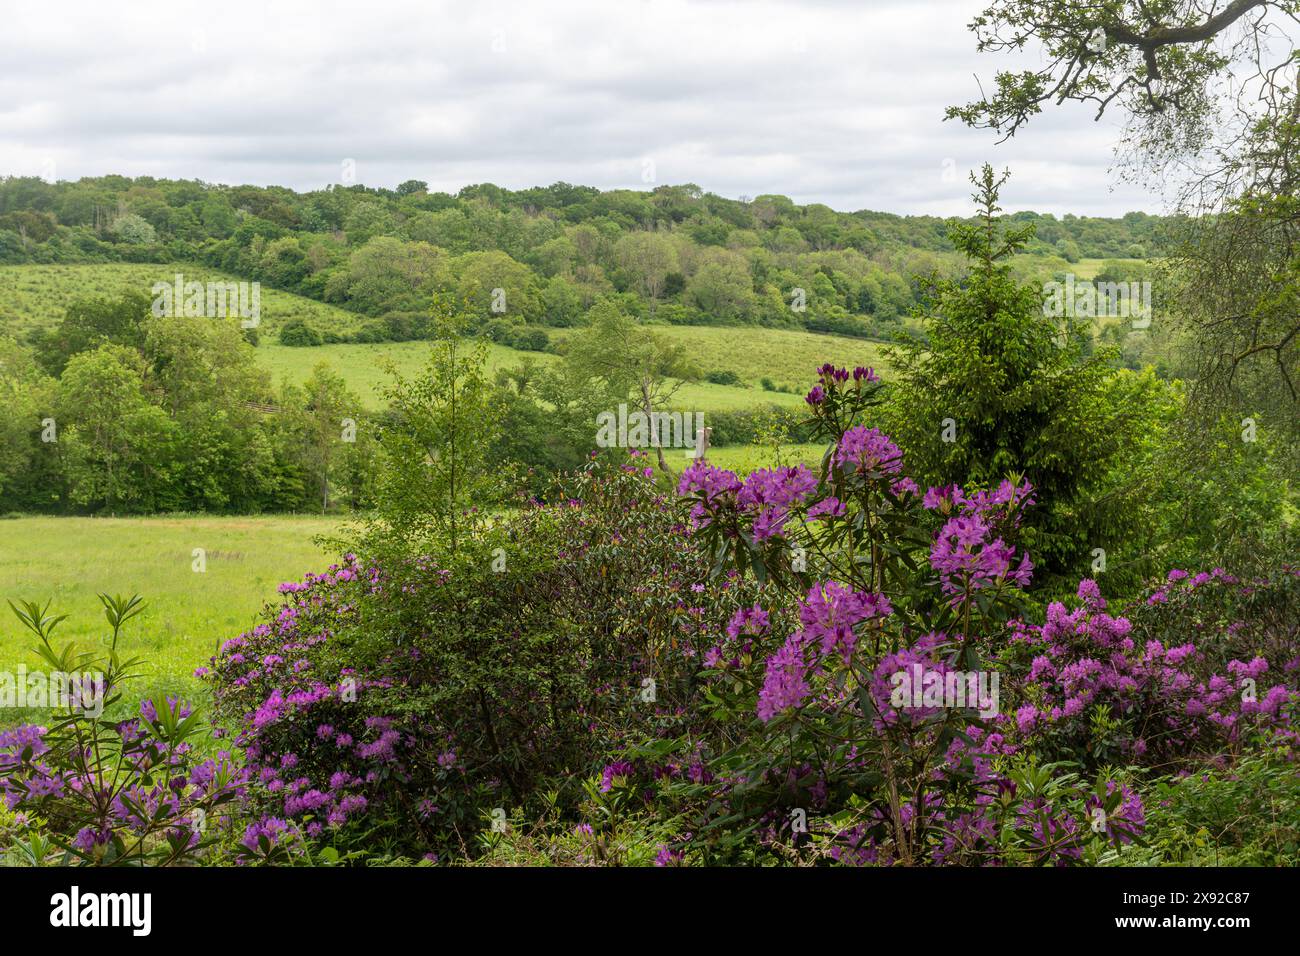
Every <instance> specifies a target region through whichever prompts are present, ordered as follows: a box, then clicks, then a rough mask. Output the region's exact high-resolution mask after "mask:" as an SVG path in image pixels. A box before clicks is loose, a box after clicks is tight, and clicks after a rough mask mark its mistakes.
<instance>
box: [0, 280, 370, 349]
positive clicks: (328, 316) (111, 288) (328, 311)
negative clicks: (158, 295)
mask: <svg viewBox="0 0 1300 956" xmlns="http://www.w3.org/2000/svg"><path fill="white" fill-rule="evenodd" d="M178 272H179V273H181V274H182V275H184V276H185V281H187V282H189V281H193V282H209V281H213V282H215V281H224V282H237V281H239V280H238V279H237V278H236V277H233V276H229V275H226V274H225V273H223V272H219V271H217V270H215V269H209V268H207V267H206V266H198V265H190V264H188V263H167V264H156V265H155V264H144V265H136V264H132V263H107V264H97V265H51V266H44V265H25V266H0V334H4V335H21V334H22V333H24V332H26V331H27V330H28V329H32V328H36V327H40V326H46V325H51V324H53V323H54V322H57V321H58V320H59V319H61V318H63V314H64V313H65V312H66V311H67V309H68V306H69V305H71V304H72V303H73V302H74V301H76V300H77V299H84V298H93V297H100V296H112V295H120V294H121V293H123V292H126V291H132V290H133V291H137V292H143V293H144V294H145V295H149V294H150V290H151V289H152V288H153V285H154V283H155V282H172V281H173V280H174V278H175V275H176V273H178ZM259 295H260V302H261V312H262V316H261V319H262V322H261V325H260V326H259V332H261V334H262V335H263V337H267V334H268V333H274V332H275V331H276V330H277V329H279V327H280V326H281V325H282V324H283V323H284V322H285V321H287V320H288V319H303V320H305V321H307V322H310V323H311V324H312V325H313V326H315V327H316V328H318V329H332V330H334V331H336V332H341V331H345V330H351V329H354V328H356V327H358V326H360V324H361V321H362V320H361V317H360V316H357V315H355V314H354V313H351V312H348V311H346V310H344V309H340V308H338V307H336V306H332V305H326V304H325V303H323V302H316V301H315V300H313V299H307V298H304V297H303V296H300V295H294V294H293V293H291V292H279V291H276V290H275V289H269V288H266V287H263V288H262V289H261V291H260V294H259Z"/></svg>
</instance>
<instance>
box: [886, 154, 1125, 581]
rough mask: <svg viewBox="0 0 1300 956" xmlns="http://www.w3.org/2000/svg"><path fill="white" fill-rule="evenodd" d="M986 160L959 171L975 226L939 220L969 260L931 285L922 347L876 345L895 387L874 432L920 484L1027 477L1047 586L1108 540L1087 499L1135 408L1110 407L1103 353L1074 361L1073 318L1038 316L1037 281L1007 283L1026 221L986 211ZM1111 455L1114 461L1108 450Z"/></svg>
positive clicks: (1121, 443)
mask: <svg viewBox="0 0 1300 956" xmlns="http://www.w3.org/2000/svg"><path fill="white" fill-rule="evenodd" d="M1005 180H1006V176H1005V175H1004V176H1002V177H1001V178H997V177H995V176H994V173H993V169H992V167H990V166H988V165H987V164H986V165H985V166H984V170H983V173H982V175H981V176H980V177H979V178H976V177H975V176H973V175H972V181H973V182H975V184H976V186H977V187H978V188H977V192H976V193H975V196H974V198H975V201H976V203H977V204H978V206H979V208H980V218H979V221H978V223H976V224H974V225H968V224H965V223H957V224H954V226H953V227H952V240H953V243H954V244H955V245H956V246H957V248H959V249H960V250H962V252H963V253H964V254H965V255H966V256H967V257H968V259H969V260H970V261H971V264H972V271H971V272H970V274H969V275H968V276H967V277H966V278H965V279H964V280H960V281H958V280H950V279H948V280H945V279H940V280H936V281H935V282H934V288H933V291H932V293H931V295H930V301H929V306H928V307H927V309H926V310H925V320H926V325H925V331H926V338H927V340H926V341H925V342H921V341H919V340H916V339H913V340H911V341H907V342H904V343H902V344H899V345H897V346H894V347H891V348H890V349H888V350H887V353H888V354H889V356H890V360H891V362H892V363H893V367H894V370H895V373H896V378H897V384H896V386H895V387H894V390H893V393H892V396H891V405H890V408H889V411H888V414H887V416H886V417H887V421H888V426H887V430H888V431H889V432H890V434H891V435H893V437H894V438H895V440H897V441H898V443H899V445H900V447H901V448H902V449H903V451H904V453H905V455H906V458H907V461H908V462H909V465H910V467H911V468H912V469H913V470H914V472H915V474H916V477H917V479H918V480H920V481H924V482H926V483H929V484H932V485H947V484H959V485H961V486H962V487H964V488H966V489H968V490H969V489H971V488H976V487H991V486H992V485H995V484H996V483H997V482H998V481H999V480H1001V479H1002V478H1003V477H1005V476H1006V475H1008V474H1011V473H1016V474H1020V475H1023V476H1024V477H1026V478H1028V480H1029V481H1030V483H1031V484H1032V485H1033V487H1034V490H1035V493H1036V495H1037V498H1038V501H1039V507H1038V508H1035V509H1034V510H1033V511H1032V512H1031V514H1030V515H1029V519H1028V524H1029V527H1028V529H1027V535H1026V542H1027V545H1028V547H1029V549H1030V551H1031V552H1032V553H1033V555H1034V561H1035V564H1036V566H1037V568H1038V569H1039V574H1038V575H1036V577H1037V581H1036V583H1038V584H1039V585H1040V586H1041V585H1042V583H1043V581H1042V578H1043V576H1046V577H1047V579H1048V582H1049V586H1050V584H1051V582H1052V580H1053V579H1055V580H1057V581H1060V580H1061V579H1063V578H1065V577H1070V576H1071V575H1072V576H1073V578H1074V579H1077V577H1078V576H1079V575H1078V572H1079V571H1080V570H1081V569H1083V568H1085V567H1086V559H1087V557H1088V556H1089V554H1090V552H1091V550H1092V549H1093V548H1097V547H1102V548H1105V547H1111V548H1113V547H1114V546H1115V543H1116V541H1117V537H1116V536H1115V535H1113V534H1112V533H1108V532H1106V531H1104V530H1103V529H1100V528H1098V527H1096V525H1095V523H1094V520H1093V516H1092V515H1090V514H1089V512H1088V508H1087V504H1088V494H1089V492H1090V491H1092V490H1094V489H1095V488H1096V487H1097V486H1098V484H1099V482H1100V481H1101V479H1102V478H1103V477H1104V476H1105V474H1106V471H1107V469H1108V468H1109V467H1110V466H1111V464H1112V463H1113V462H1115V461H1117V460H1123V459H1122V456H1123V455H1124V453H1125V452H1126V451H1127V450H1128V449H1129V447H1130V445H1132V444H1133V443H1134V442H1135V440H1136V439H1135V433H1136V432H1137V430H1138V429H1139V428H1140V426H1141V425H1142V422H1143V418H1144V417H1145V415H1144V410H1143V409H1142V408H1141V406H1140V405H1138V404H1136V403H1131V404H1129V405H1120V404H1118V403H1117V402H1116V401H1115V400H1114V399H1113V398H1112V395H1111V384H1112V373H1111V372H1110V370H1109V369H1108V367H1107V365H1106V362H1105V361H1104V358H1103V357H1102V356H1099V355H1092V356H1085V355H1084V350H1083V347H1082V341H1081V339H1080V337H1079V335H1078V334H1077V327H1076V326H1075V324H1074V323H1073V321H1072V320H1070V319H1068V318H1067V319H1066V320H1065V321H1064V322H1063V324H1060V325H1058V323H1057V322H1056V321H1055V320H1053V319H1051V318H1049V317H1048V316H1046V315H1044V309H1043V292H1042V290H1041V287H1039V286H1036V285H1031V284H1021V283H1018V282H1017V281H1016V280H1015V279H1014V278H1013V277H1012V275H1011V270H1010V266H1009V263H1008V260H1009V259H1010V257H1011V256H1012V255H1014V254H1015V253H1016V252H1017V251H1018V250H1019V249H1021V248H1022V247H1023V245H1024V244H1025V242H1026V241H1027V240H1028V238H1029V237H1030V235H1031V234H1032V228H1033V227H1032V226H1027V225H1010V226H1009V225H1007V224H1005V223H1003V222H1001V221H1000V220H999V217H998V215H997V214H998V212H999V211H1000V210H999V207H998V205H997V199H998V190H999V187H1000V186H1001V185H1002V183H1003V182H1005ZM1117 456H1119V457H1117Z"/></svg>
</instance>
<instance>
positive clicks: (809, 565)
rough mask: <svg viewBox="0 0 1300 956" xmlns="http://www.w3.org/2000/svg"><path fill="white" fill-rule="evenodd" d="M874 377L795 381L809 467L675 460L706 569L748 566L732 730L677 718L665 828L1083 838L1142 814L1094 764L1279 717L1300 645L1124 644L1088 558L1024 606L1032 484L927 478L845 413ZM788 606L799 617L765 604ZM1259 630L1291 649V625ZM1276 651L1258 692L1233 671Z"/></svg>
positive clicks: (738, 853)
mask: <svg viewBox="0 0 1300 956" xmlns="http://www.w3.org/2000/svg"><path fill="white" fill-rule="evenodd" d="M878 391H879V385H878V383H877V381H876V376H875V375H874V374H873V373H872V372H871V370H869V369H857V370H855V371H854V372H852V373H849V372H848V371H846V370H843V369H836V368H833V367H830V366H826V367H824V368H823V369H821V371H820V381H819V383H818V384H817V385H816V386H815V387H814V388H813V389H812V391H811V392H810V393H809V395H808V398H807V401H808V403H809V405H810V406H811V407H812V409H813V412H814V415H815V418H816V421H817V423H818V425H819V427H820V429H821V431H822V433H823V434H824V435H825V436H826V437H827V438H828V439H829V442H830V444H829V447H828V449H827V452H826V455H825V456H824V458H823V462H822V466H821V468H820V470H819V471H818V472H813V471H812V470H810V469H807V468H805V467H802V466H799V467H795V468H787V469H778V470H773V471H759V472H755V473H754V474H752V475H750V476H749V477H748V478H746V479H744V480H741V479H740V478H738V477H737V476H736V475H733V474H731V473H730V472H726V471H723V470H720V469H717V468H713V467H711V466H709V465H707V464H706V463H703V462H697V463H696V464H694V465H693V466H692V467H691V468H690V469H688V470H687V472H686V473H685V474H684V475H683V476H682V479H681V482H680V491H681V493H682V494H683V495H684V496H685V497H686V498H687V499H688V501H689V506H690V518H691V521H692V523H693V524H694V526H695V527H696V529H697V539H698V543H699V545H700V546H701V547H703V548H705V549H706V550H707V551H708V552H709V553H710V554H711V556H712V558H713V562H714V568H715V571H719V572H721V571H723V570H724V569H728V568H732V569H738V570H741V571H746V572H749V573H751V574H752V575H753V576H754V577H755V578H756V579H757V580H759V581H762V582H765V585H766V586H765V588H764V592H763V593H762V594H761V595H760V598H759V601H758V602H757V603H756V604H755V605H754V606H753V607H751V608H749V609H746V610H743V611H741V612H738V614H737V615H736V616H735V617H734V618H733V620H732V622H731V626H730V627H729V628H728V631H727V633H726V636H725V637H724V638H723V639H722V640H720V642H719V644H718V646H717V647H715V648H714V649H712V650H711V651H710V652H709V654H708V655H707V656H706V661H705V663H706V681H707V683H708V686H709V691H708V693H707V699H708V700H709V702H710V704H709V706H710V707H711V708H712V710H713V713H714V714H715V716H716V718H717V720H718V721H719V722H721V723H727V724H735V723H738V722H740V721H748V725H747V727H746V731H745V733H744V734H743V735H739V734H738V733H737V732H736V731H735V730H734V729H733V732H732V733H731V734H729V735H719V736H718V737H716V738H715V739H713V740H704V741H699V740H697V741H684V740H683V741H679V744H680V745H683V746H686V745H689V746H690V747H691V748H692V751H693V752H694V753H696V754H699V753H701V752H702V753H703V754H704V766H705V768H706V779H704V780H703V781H686V782H683V783H680V784H677V785H674V786H669V787H667V788H664V793H665V796H666V798H667V799H668V800H672V801H677V804H676V807H675V809H676V810H677V811H679V812H681V813H683V814H684V815H685V817H686V819H688V820H689V821H690V825H689V829H690V831H691V833H692V838H691V839H690V840H686V839H683V841H682V844H683V847H694V849H695V850H696V851H697V852H698V853H700V854H701V855H702V856H703V857H704V858H706V859H716V860H720V861H726V862H735V861H740V860H750V859H753V858H754V856H755V855H756V854H758V855H763V854H765V853H766V854H770V855H774V856H776V857H783V856H788V855H791V854H807V855H810V856H824V857H829V858H832V859H836V860H840V861H845V862H856V863H866V862H870V863H894V862H897V863H904V864H914V863H923V862H933V863H997V862H1032V863H1058V864H1061V863H1068V862H1072V861H1081V860H1094V861H1095V860H1097V859H1099V858H1100V857H1101V856H1102V855H1103V854H1105V853H1108V852H1113V850H1114V849H1115V848H1117V847H1120V846H1123V845H1125V844H1126V843H1128V842H1130V841H1133V840H1135V839H1140V838H1141V834H1142V831H1143V820H1144V810H1143V804H1142V800H1141V797H1140V795H1139V790H1138V789H1137V787H1136V786H1134V785H1132V784H1133V781H1132V780H1129V781H1127V782H1126V781H1122V780H1118V779H1116V778H1115V775H1114V774H1113V773H1111V768H1114V767H1122V766H1125V765H1130V764H1136V765H1140V766H1151V767H1154V768H1159V769H1170V768H1172V767H1173V766H1174V765H1175V763H1176V757H1177V755H1179V754H1181V755H1182V756H1183V758H1184V760H1190V759H1191V758H1193V757H1201V758H1202V759H1209V760H1223V759H1226V758H1227V757H1228V756H1229V755H1230V754H1231V753H1232V752H1233V751H1234V750H1235V749H1237V748H1239V747H1240V746H1241V745H1242V744H1243V742H1245V741H1246V740H1248V739H1249V738H1251V736H1252V735H1254V734H1269V733H1287V732H1288V731H1287V730H1286V728H1287V727H1288V726H1289V723H1290V720H1291V717H1292V704H1293V701H1294V699H1295V687H1296V681H1295V673H1294V672H1295V661H1294V660H1287V661H1286V662H1283V661H1282V660H1276V659H1275V663H1274V664H1272V665H1270V664H1269V663H1268V662H1267V661H1266V660H1265V659H1264V658H1262V657H1259V656H1256V655H1252V654H1247V653H1245V651H1244V648H1245V647H1246V646H1247V645H1248V644H1249V640H1248V639H1246V638H1245V635H1244V632H1242V631H1241V630H1240V629H1238V631H1237V632H1234V633H1233V634H1230V635H1229V636H1228V637H1227V639H1226V640H1224V641H1217V642H1210V643H1213V645H1214V646H1213V647H1212V648H1206V649H1205V650H1203V651H1198V650H1197V648H1196V647H1195V646H1194V644H1192V643H1190V642H1188V643H1182V642H1180V643H1178V644H1177V645H1171V644H1170V643H1169V641H1170V638H1171V636H1172V635H1171V634H1170V633H1162V634H1161V638H1156V637H1152V638H1151V639H1150V640H1147V641H1145V642H1143V643H1140V644H1139V643H1137V642H1136V641H1135V636H1136V634H1137V632H1139V631H1142V630H1150V629H1156V630H1159V628H1160V624H1159V622H1157V621H1154V620H1152V621H1148V620H1146V619H1144V618H1141V619H1139V626H1138V628H1137V630H1136V631H1135V628H1134V625H1133V623H1132V622H1130V621H1128V620H1126V619H1124V618H1115V617H1111V616H1109V615H1107V614H1106V613H1105V602H1104V601H1103V600H1102V598H1101V596H1100V591H1099V588H1098V586H1097V584H1096V582H1093V581H1085V582H1083V584H1081V586H1080V589H1079V597H1080V601H1081V603H1080V606H1079V607H1078V608H1076V609H1075V610H1074V611H1067V609H1066V608H1065V607H1064V606H1063V605H1061V604H1059V603H1054V604H1052V605H1051V606H1050V607H1049V609H1048V611H1047V621H1046V623H1045V624H1043V625H1039V626H1035V625H1032V624H1027V623H1025V620H1024V613H1025V610H1026V605H1025V603H1024V601H1023V592H1024V589H1025V588H1026V587H1027V586H1028V585H1029V584H1030V581H1031V578H1032V573H1033V562H1032V558H1031V557H1030V555H1028V554H1026V553H1025V552H1024V550H1023V548H1021V547H1020V546H1019V535H1018V529H1019V526H1020V522H1021V516H1022V515H1023V514H1024V512H1025V509H1027V508H1030V507H1032V506H1033V504H1034V490H1033V488H1031V487H1030V486H1029V485H1028V484H1027V483H1025V482H1023V481H1020V480H1019V479H1017V478H1016V477H1015V476H1009V477H1008V478H1007V479H1006V480H1004V481H1002V482H1001V484H1000V485H998V486H997V487H996V488H992V489H987V490H974V489H972V490H965V489H962V488H959V487H955V486H953V487H947V488H931V489H928V490H925V491H922V490H921V489H920V488H918V487H917V486H916V484H915V483H914V482H912V481H911V480H910V479H909V478H908V477H907V475H906V467H905V464H906V463H905V462H904V461H903V459H902V455H901V454H900V452H899V450H898V448H897V447H896V446H895V445H894V444H893V442H892V441H890V439H889V438H888V436H886V435H884V434H882V433H881V432H880V431H879V430H878V429H876V428H873V427H868V425H866V424H864V423H862V422H861V419H862V418H864V417H865V416H866V415H867V414H868V413H870V411H871V410H872V409H873V408H874V407H875V406H876V405H877V404H878V400H879V399H878ZM1173 577H1175V578H1176V577H1177V575H1175V576H1173ZM1209 578H1210V579H1214V580H1227V578H1226V576H1224V575H1223V574H1222V573H1221V572H1219V573H1217V574H1213V575H1210V576H1209ZM1164 599H1165V592H1164V591H1159V592H1156V595H1154V596H1153V599H1152V600H1153V606H1154V605H1158V604H1160V603H1161V602H1162V601H1163V600H1164ZM1290 607H1291V608H1294V602H1292V603H1291V604H1290ZM783 609H785V610H786V613H787V615H788V617H790V618H793V619H794V620H793V621H791V622H790V623H789V624H788V625H787V626H785V627H776V626H774V622H775V621H776V620H777V618H778V615H779V614H780V613H781V611H782V610H783ZM1178 628H1179V625H1178V624H1175V623H1170V622H1166V624H1165V631H1166V632H1169V631H1177V630H1178ZM1271 633H1272V640H1273V642H1274V644H1273V647H1274V650H1275V651H1278V652H1280V653H1282V655H1283V656H1284V657H1285V656H1286V655H1287V654H1288V653H1289V656H1290V657H1291V658H1294V655H1295V641H1294V630H1292V631H1290V632H1289V633H1275V632H1271ZM1162 638H1163V640H1162ZM1287 648H1289V652H1288V651H1287ZM1233 651H1237V652H1238V655H1239V656H1236V657H1234V656H1233V654H1232V652H1233ZM1270 666H1272V667H1273V669H1274V673H1275V674H1276V682H1275V683H1273V684H1271V686H1268V687H1267V688H1264V687H1263V686H1262V685H1261V687H1260V690H1259V696H1258V697H1257V698H1256V697H1254V696H1253V695H1252V693H1251V692H1250V691H1251V690H1252V688H1253V687H1254V684H1252V683H1248V682H1253V681H1259V679H1260V677H1261V675H1263V674H1264V673H1265V672H1266V671H1267V670H1268V668H1269V667H1270ZM908 677H913V678H914V680H913V681H912V682H913V683H919V684H922V685H924V687H923V690H924V692H918V691H917V689H916V688H908V687H907V681H906V679H907V678H908ZM983 677H991V678H998V680H997V682H996V683H994V682H993V681H992V680H981V678H983ZM990 685H992V688H994V689H993V691H992V693H993V694H994V695H996V697H997V698H1000V699H990V698H991V696H992V695H990V693H989V691H990ZM900 687H902V688H903V692H902V693H900V692H899V691H900ZM958 689H965V690H968V693H965V694H962V695H960V696H958V697H957V698H956V699H955V700H954V699H952V698H953V697H954V694H953V691H954V690H958ZM931 692H933V693H931ZM737 738H739V739H737ZM663 753H664V748H663V747H647V748H645V749H644V750H643V751H642V754H643V756H644V757H646V758H647V760H648V761H649V762H650V763H653V761H654V759H655V757H656V755H661V754H663ZM1081 774H1086V776H1081Z"/></svg>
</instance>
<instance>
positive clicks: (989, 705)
mask: <svg viewBox="0 0 1300 956" xmlns="http://www.w3.org/2000/svg"><path fill="white" fill-rule="evenodd" d="M889 683H890V685H891V686H892V688H893V690H892V691H891V693H890V695H889V703H890V704H891V705H892V706H893V707H894V708H895V709H897V710H921V709H928V708H934V707H944V708H948V709H956V710H965V709H970V710H977V711H979V715H980V716H981V717H983V718H985V719H986V720H987V719H988V718H990V717H995V716H997V713H998V672H997V671H947V670H933V669H931V668H928V667H923V666H922V665H921V664H913V665H912V666H911V667H909V668H906V669H905V670H901V671H896V672H894V673H893V674H892V675H891V676H890V678H889Z"/></svg>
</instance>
